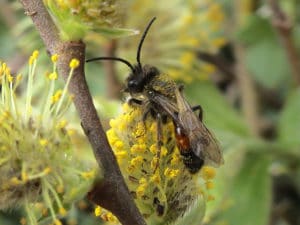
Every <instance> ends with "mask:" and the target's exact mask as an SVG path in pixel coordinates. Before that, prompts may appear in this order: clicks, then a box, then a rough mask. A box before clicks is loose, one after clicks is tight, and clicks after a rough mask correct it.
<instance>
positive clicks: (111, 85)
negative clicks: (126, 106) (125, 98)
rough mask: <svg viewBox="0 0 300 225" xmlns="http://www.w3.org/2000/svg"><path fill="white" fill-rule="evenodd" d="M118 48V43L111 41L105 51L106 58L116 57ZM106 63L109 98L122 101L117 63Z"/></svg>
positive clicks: (108, 61) (109, 61)
mask: <svg viewBox="0 0 300 225" xmlns="http://www.w3.org/2000/svg"><path fill="white" fill-rule="evenodd" d="M116 48H117V41H116V40H112V41H110V42H109V43H108V44H107V45H106V46H105V49H104V52H105V56H109V57H115V52H116ZM103 63H104V69H105V70H106V73H105V77H106V84H107V97H108V98H110V99H120V97H121V89H122V85H121V83H120V82H119V80H118V77H117V72H116V67H115V61H113V60H106V61H104V62H103Z"/></svg>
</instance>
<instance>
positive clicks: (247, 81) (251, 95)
mask: <svg viewBox="0 0 300 225" xmlns="http://www.w3.org/2000/svg"><path fill="white" fill-rule="evenodd" d="M247 2H248V5H245V4H244V2H242V1H240V0H235V1H234V3H235V12H237V13H236V15H235V17H236V18H235V20H236V24H235V28H236V29H237V28H239V27H241V26H243V24H244V23H245V21H246V18H247V17H248V16H249V15H250V14H251V12H252V4H251V3H252V0H250V1H247ZM245 6H248V8H246V7H245ZM234 49H235V57H236V65H235V75H236V78H237V82H238V84H239V89H240V93H241V107H242V111H243V114H244V116H245V119H246V122H247V124H248V126H249V128H250V131H251V133H252V134H253V135H254V136H260V129H261V127H260V115H259V111H260V105H259V102H258V96H257V89H256V88H257V87H256V86H255V82H254V80H253V78H252V76H251V74H250V73H249V71H248V70H247V67H246V60H245V49H244V46H243V45H242V44H241V43H239V42H237V43H236V44H235V46H234Z"/></svg>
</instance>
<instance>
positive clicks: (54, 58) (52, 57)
mask: <svg viewBox="0 0 300 225" xmlns="http://www.w3.org/2000/svg"><path fill="white" fill-rule="evenodd" d="M51 60H52V62H53V63H56V62H57V60H58V55H57V54H54V55H52V56H51Z"/></svg>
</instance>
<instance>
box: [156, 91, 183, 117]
mask: <svg viewBox="0 0 300 225" xmlns="http://www.w3.org/2000/svg"><path fill="white" fill-rule="evenodd" d="M152 99H153V100H154V101H155V103H156V104H158V105H159V106H160V107H161V108H162V109H163V110H164V111H165V112H166V113H167V114H168V115H169V116H170V117H171V118H172V119H173V120H175V122H178V117H177V112H178V107H177V105H176V102H173V101H172V100H170V99H169V98H168V97H166V96H164V95H162V94H159V93H156V94H155V95H153V96H152Z"/></svg>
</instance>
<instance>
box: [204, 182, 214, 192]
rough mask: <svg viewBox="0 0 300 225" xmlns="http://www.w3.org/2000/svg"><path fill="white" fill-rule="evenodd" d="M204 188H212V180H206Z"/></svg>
mask: <svg viewBox="0 0 300 225" xmlns="http://www.w3.org/2000/svg"><path fill="white" fill-rule="evenodd" d="M205 186H206V189H208V190H209V189H213V188H214V183H213V182H212V181H207V182H206V183H205Z"/></svg>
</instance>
